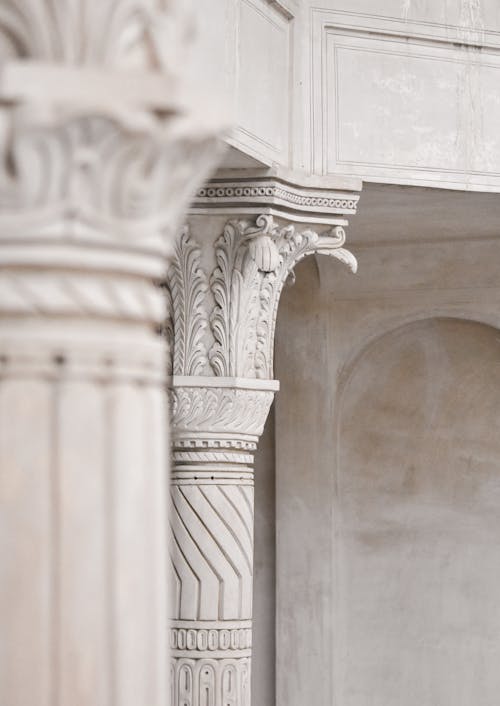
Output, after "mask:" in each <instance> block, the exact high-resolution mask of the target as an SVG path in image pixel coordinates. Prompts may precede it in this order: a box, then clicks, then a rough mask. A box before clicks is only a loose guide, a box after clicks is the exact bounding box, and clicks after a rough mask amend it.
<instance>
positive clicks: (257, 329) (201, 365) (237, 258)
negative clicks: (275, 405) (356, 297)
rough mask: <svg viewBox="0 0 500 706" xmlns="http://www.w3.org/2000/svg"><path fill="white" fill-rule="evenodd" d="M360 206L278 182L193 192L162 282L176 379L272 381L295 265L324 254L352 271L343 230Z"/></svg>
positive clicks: (214, 185) (241, 182)
mask: <svg viewBox="0 0 500 706" xmlns="http://www.w3.org/2000/svg"><path fill="white" fill-rule="evenodd" d="M358 198H359V196H358V194H357V193H352V192H349V191H338V190H335V191H333V190H332V189H319V188H318V187H316V186H315V187H302V188H299V187H297V186H296V185H292V184H290V183H288V182H284V181H283V180H281V179H279V178H277V177H276V176H261V177H254V178H252V179H251V180H249V179H244V178H240V179H235V178H233V179H232V180H230V181H229V180H224V179H222V178H220V179H214V180H212V181H211V182H209V183H208V185H207V186H205V187H203V188H202V189H200V190H199V191H198V195H197V198H196V200H195V203H194V205H193V206H192V209H191V216H190V221H189V224H188V225H187V226H185V228H184V229H183V230H182V232H181V234H180V236H179V238H178V240H177V244H176V249H175V253H174V259H173V262H172V265H171V267H170V270H169V273H168V277H167V290H168V292H169V294H170V318H169V322H168V327H167V328H168V335H169V338H170V341H171V349H172V352H173V357H172V373H173V375H184V376H185V375H214V376H216V377H231V376H234V377H240V378H259V379H271V378H272V377H273V348H274V330H275V322H276V316H277V311H278V304H279V299H280V295H281V291H282V289H283V286H284V284H285V282H286V281H287V280H288V279H289V278H290V277H293V270H294V267H295V265H296V264H297V263H298V262H299V261H300V260H302V259H303V258H304V257H306V256H307V255H312V254H322V255H330V256H331V257H334V258H336V259H338V260H340V261H341V262H343V263H344V264H346V265H347V266H348V267H349V268H350V269H351V270H352V271H353V272H355V271H356V268H357V263H356V259H355V258H354V256H353V255H352V254H351V253H350V252H349V250H346V249H345V248H344V244H345V240H346V235H345V229H344V228H345V226H346V225H347V221H346V218H345V216H346V215H348V214H350V213H354V212H355V209H356V204H357V201H358ZM214 229H215V230H214ZM219 231H220V232H219ZM207 264H208V267H207Z"/></svg>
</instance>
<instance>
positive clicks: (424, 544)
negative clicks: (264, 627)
mask: <svg viewBox="0 0 500 706" xmlns="http://www.w3.org/2000/svg"><path fill="white" fill-rule="evenodd" d="M429 193H430V194H431V196H429ZM456 198H459V199H460V201H461V202H462V208H463V209H464V212H463V213H462V212H460V209H458V210H459V213H458V214H456V215H454V211H453V208H452V204H453V199H454V197H453V195H451V196H450V195H449V194H448V193H446V192H436V191H434V190H430V191H427V190H418V189H417V190H412V189H410V190H405V189H403V190H395V189H394V188H393V187H369V186H368V187H367V191H366V193H365V204H367V208H368V210H367V212H366V214H365V215H363V213H361V214H360V219H359V222H357V221H355V220H353V223H352V226H351V234H352V239H351V242H352V250H353V251H354V252H355V254H356V255H357V257H358V260H359V262H360V272H362V273H363V276H362V277H361V276H357V277H352V276H348V275H346V274H345V273H344V272H343V271H342V268H339V267H336V265H335V263H333V262H331V261H329V260H328V259H327V258H319V259H318V260H317V262H315V261H314V260H310V261H305V262H304V263H302V264H301V265H300V266H299V267H298V268H297V284H296V285H295V286H294V287H293V288H291V289H289V290H288V291H287V292H285V294H284V297H283V300H282V305H281V310H280V315H279V321H278V334H277V360H276V368H277V377H279V379H280V380H281V391H280V393H279V396H278V398H277V406H276V489H277V490H276V553H277V554H276V556H277V558H276V561H277V568H276V581H277V600H276V630H277V637H276V640H277V658H276V659H277V662H276V665H277V666H276V668H277V687H276V688H277V703H278V704H279V705H283V706H284V704H286V706H295V705H296V706H299V704H300V705H302V704H304V703H309V702H311V701H313V700H314V702H315V703H316V704H321V705H325V706H326V705H327V704H328V705H330V704H335V705H336V706H365V705H366V704H372V705H373V706H382V705H383V706H416V705H417V704H422V703H429V704H430V703H432V704H436V705H437V706H448V705H449V704H451V703H453V704H459V705H460V706H462V705H463V706H466V705H469V704H471V703H481V704H485V705H487V706H490V704H491V706H493V704H495V703H497V694H498V686H499V684H498V670H497V668H496V665H497V664H498V656H499V651H500V618H499V615H498V607H497V605H496V604H497V601H496V597H495V596H496V587H497V585H498V579H499V577H500V564H499V562H498V552H497V541H496V537H497V536H498V530H499V527H498V519H497V518H498V517H499V516H500V513H499V509H500V505H499V503H500V500H499V497H498V488H499V484H500V480H499V476H498V469H499V467H498V457H499V452H500V448H499V442H498V439H497V436H498V435H497V434H496V427H497V425H498V417H499V414H500V393H499V392H498V390H499V389H500V387H499V385H498V382H499V379H498V378H499V375H500V369H499V365H498V353H499V351H498V346H499V343H498V341H499V335H498V330H497V329H498V327H499V326H500V316H499V314H498V311H499V304H500V270H499V268H498V264H497V263H498V261H499V257H500V245H499V243H498V239H497V238H496V237H495V236H494V235H493V233H492V232H491V230H490V229H491V227H492V223H493V222H494V218H495V212H494V207H493V210H492V211H491V212H490V213H489V214H487V212H486V211H485V208H484V207H485V202H484V200H483V199H484V198H485V197H483V196H480V195H475V194H469V195H467V196H465V195H463V194H462V195H461V196H459V195H458V194H457V195H456ZM492 198H493V197H492ZM464 200H465V203H464ZM375 202H376V203H378V204H379V207H378V210H377V209H375V208H372V210H370V206H373V205H374V203H375ZM486 203H488V201H486ZM413 207H414V208H415V210H416V213H417V214H420V218H419V219H414V218H413V217H412V215H411V214H412V212H413V211H412V209H413ZM466 212H468V216H467V215H465V213H466ZM446 214H447V218H446ZM481 214H484V215H483V217H481ZM490 217H491V219H492V222H491V223H490ZM440 221H442V222H443V223H444V222H446V221H447V223H448V227H449V228H450V230H449V231H448V230H447V229H446V228H444V227H442V228H439V227H437V224H438V223H439V222H440ZM497 222H498V221H497ZM481 224H483V225H484V228H483V226H482V225H481ZM453 233H455V234H456V237H452V234H453ZM396 234H399V237H398V238H396V237H394V238H393V235H394V236H395V235H396ZM467 234H468V237H467ZM256 649H258V647H257V648H256Z"/></svg>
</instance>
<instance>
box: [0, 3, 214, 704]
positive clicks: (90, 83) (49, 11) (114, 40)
mask: <svg viewBox="0 0 500 706" xmlns="http://www.w3.org/2000/svg"><path fill="white" fill-rule="evenodd" d="M156 4H158V6H159V5H160V3H156V2H146V1H144V2H142V0H137V2H135V3H133V5H134V8H132V7H131V6H130V3H128V4H127V3H124V2H119V1H118V0H99V1H98V2H94V0H92V1H90V0H88V1H86V2H84V1H83V0H79V1H77V2H75V1H74V0H71V1H70V0H67V1H66V0H58V1H57V2H54V3H51V2H31V1H30V2H27V1H23V0H15V1H14V0H5V1H4V2H3V3H2V6H1V8H0V48H1V51H0V118H1V120H0V170H1V174H0V625H1V629H0V703H1V704H5V706H165V704H166V703H167V680H166V676H167V668H168V652H167V640H166V639H165V638H166V635H165V626H166V620H167V615H166V605H167V596H166V568H167V551H168V550H167V492H168V490H167V470H168V469H167V443H168V439H167V437H166V431H165V430H166V429H167V426H168V425H167V415H166V399H165V397H166V396H165V389H164V384H165V374H166V367H165V366H166V355H165V353H166V346H165V343H164V342H163V341H162V338H161V336H160V328H161V325H162V322H163V320H164V296H163V293H162V291H161V289H160V288H159V287H158V282H159V281H160V280H161V279H162V278H164V276H165V273H166V270H167V264H168V260H167V258H168V257H169V255H170V254H171V250H172V241H173V237H172V235H173V232H174V231H176V230H177V228H178V223H179V220H180V219H181V218H183V217H184V209H185V208H186V207H187V204H188V200H189V198H190V195H191V194H192V193H193V192H194V190H195V188H196V186H197V185H198V184H199V183H200V180H202V179H203V178H204V175H205V174H206V173H207V170H208V169H209V167H210V166H211V165H212V164H213V161H214V157H215V152H216V148H215V138H214V133H213V131H212V130H211V128H210V127H209V126H206V125H204V126H201V125H196V124H195V120H194V117H195V116H194V110H195V108H194V106H192V105H191V104H190V103H189V102H186V101H184V100H182V99H181V97H180V87H181V86H182V80H180V83H179V80H178V79H179V77H174V76H173V75H172V73H168V72H167V68H168V67H167V66H166V65H165V64H164V57H163V56H162V55H161V54H160V53H159V52H158V51H157V49H156V47H157V46H160V47H161V46H162V42H161V36H159V34H158V30H159V29H161V28H162V27H163V28H165V29H168V28H169V27H170V28H171V23H172V22H173V21H174V19H175V18H174V17H173V16H170V15H169V14H168V13H167V14H164V13H160V12H159V11H157V10H156V9H155V7H156ZM167 5H168V3H167ZM132 9H133V10H134V11H133V12H132ZM177 19H178V17H177ZM173 28H174V29H175V26H174V27H173ZM177 29H178V30H180V28H177ZM170 34H171V32H170ZM174 34H175V33H174ZM175 36H182V31H180V32H178V33H177V35H175ZM171 39H172V37H171ZM171 48H172V43H171V44H170V49H171ZM170 69H172V67H170ZM174 79H175V80H174Z"/></svg>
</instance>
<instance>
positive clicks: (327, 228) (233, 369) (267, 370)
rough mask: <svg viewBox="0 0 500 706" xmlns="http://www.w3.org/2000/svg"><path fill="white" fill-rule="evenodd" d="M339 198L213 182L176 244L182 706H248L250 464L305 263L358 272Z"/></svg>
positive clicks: (169, 284) (175, 629)
mask: <svg viewBox="0 0 500 706" xmlns="http://www.w3.org/2000/svg"><path fill="white" fill-rule="evenodd" d="M343 186H344V188H343V189H335V190H332V189H324V188H323V189H321V188H320V186H319V185H318V184H311V185H310V186H304V185H300V184H299V185H297V184H293V183H290V182H288V181H286V180H283V179H282V178H280V177H279V176H276V175H271V176H269V175H267V176H265V175H264V176H262V175H257V176H255V175H254V176H252V175H249V176H248V177H247V179H246V180H245V179H244V178H243V177H238V178H237V177H235V176H234V175H233V176H232V178H231V179H223V178H222V177H219V178H215V179H214V180H212V181H211V182H209V183H208V184H207V185H206V186H204V187H203V188H202V189H201V190H199V191H198V196H197V198H196V200H195V203H194V204H193V206H192V208H191V215H190V218H189V224H188V225H187V226H186V227H185V228H183V229H182V231H181V233H180V235H179V237H178V240H177V243H176V247H175V252H174V258H173V261H172V264H171V266H170V269H169V272H168V276H167V280H166V289H167V293H168V299H169V319H168V322H167V335H168V338H169V340H170V349H171V369H170V373H171V376H172V377H171V385H170V396H171V415H172V447H173V452H172V453H173V468H172V474H171V484H172V512H171V525H172V547H171V550H172V590H171V607H170V616H171V619H172V623H171V638H170V644H171V650H172V658H173V663H172V704H173V705H174V706H184V705H186V706H201V704H207V705H208V704H213V705H214V706H225V705H226V704H227V703H231V704H234V706H248V705H249V703H250V670H251V620H252V581H253V456H254V452H255V450H256V448H257V443H258V440H259V437H260V435H261V433H262V431H263V428H264V424H265V421H266V418H267V415H268V412H269V409H270V406H271V404H272V401H273V397H274V393H275V391H276V390H277V389H278V383H277V382H276V381H275V380H273V379H272V378H273V346H274V329H275V322H276V315H277V310H278V304H279V298H280V294H281V291H282V289H283V286H284V284H285V283H286V281H287V280H288V279H289V278H290V277H291V276H292V277H293V269H294V267H295V265H296V264H297V263H298V262H299V261H300V260H301V259H302V258H303V257H305V256H307V255H312V254H327V255H330V256H332V257H334V258H336V259H338V260H340V261H341V262H343V263H344V264H346V265H348V266H349V267H350V269H351V270H352V271H356V260H355V258H354V257H353V255H352V254H351V253H350V252H349V251H348V250H346V249H345V248H344V247H343V246H344V243H345V231H344V226H346V225H347V221H346V220H345V216H346V215H348V214H349V213H352V212H354V211H355V206H356V203H357V200H358V194H357V193H355V192H354V189H353V188H352V187H354V186H355V185H353V184H351V185H348V186H351V189H349V188H347V187H346V185H343ZM328 204H330V205H331V209H330V211H329V210H328V208H329V206H328Z"/></svg>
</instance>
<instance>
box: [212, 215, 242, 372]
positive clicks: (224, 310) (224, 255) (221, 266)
mask: <svg viewBox="0 0 500 706" xmlns="http://www.w3.org/2000/svg"><path fill="white" fill-rule="evenodd" d="M242 230H243V226H242V224H241V223H238V222H234V221H230V222H229V223H227V225H226V226H225V228H224V232H223V234H222V235H221V237H220V238H219V239H218V240H217V242H216V244H215V259H216V262H217V267H216V268H215V270H214V271H213V273H212V277H211V279H210V284H211V288H212V293H213V296H214V301H215V306H214V309H213V312H212V315H211V317H210V325H211V328H212V333H213V336H214V339H215V343H214V345H213V346H212V348H211V350H210V353H209V357H210V364H211V366H212V368H213V369H214V371H215V374H216V375H221V376H228V375H231V374H233V373H232V372H231V346H232V334H233V332H234V325H235V320H236V319H235V309H234V306H233V305H232V301H233V299H235V298H237V297H238V296H239V287H240V284H241V279H240V280H238V277H237V276H236V277H235V276H234V273H235V259H236V253H237V249H238V245H239V239H240V237H241V233H242Z"/></svg>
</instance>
